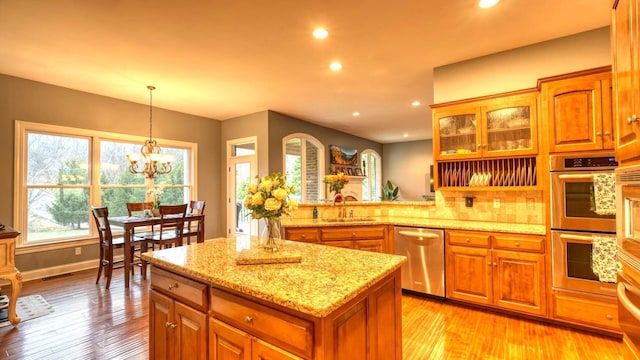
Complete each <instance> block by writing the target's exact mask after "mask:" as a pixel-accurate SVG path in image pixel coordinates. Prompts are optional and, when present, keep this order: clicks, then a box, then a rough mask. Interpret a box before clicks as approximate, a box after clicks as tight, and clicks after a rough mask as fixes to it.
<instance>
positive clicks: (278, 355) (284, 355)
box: [251, 338, 302, 360]
mask: <svg viewBox="0 0 640 360" xmlns="http://www.w3.org/2000/svg"><path fill="white" fill-rule="evenodd" d="M251 359H252V360H267V359H268V360H302V358H301V357H298V356H295V355H293V354H291V353H289V352H287V351H285V350H282V349H280V348H278V347H276V346H273V345H271V344H269V343H267V342H264V341H262V340H260V339H256V338H253V339H252V341H251Z"/></svg>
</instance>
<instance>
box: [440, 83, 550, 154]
mask: <svg viewBox="0 0 640 360" xmlns="http://www.w3.org/2000/svg"><path fill="white" fill-rule="evenodd" d="M536 104H537V93H535V92H532V93H524V94H517V95H509V96H504V97H496V98H491V99H486V100H478V101H473V102H469V103H464V104H454V105H448V106H439V105H436V106H435V107H434V108H435V109H434V112H433V124H434V134H435V136H434V157H435V158H436V159H470V158H478V157H505V156H518V155H533V154H537V152H538V147H537V144H538V137H537V106H536Z"/></svg>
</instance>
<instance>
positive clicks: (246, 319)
mask: <svg viewBox="0 0 640 360" xmlns="http://www.w3.org/2000/svg"><path fill="white" fill-rule="evenodd" d="M143 258H144V259H146V260H147V261H149V262H150V263H151V265H152V269H151V295H150V304H149V306H150V312H149V313H150V332H149V336H150V357H151V358H161V357H163V356H165V355H166V356H167V357H168V358H190V359H191V358H192V359H236V358H237V359H244V358H247V357H248V358H260V357H265V358H272V359H273V358H275V359H299V358H302V359H338V358H348V359H352V358H361V359H398V360H399V359H401V358H402V340H401V335H402V334H401V331H402V324H401V322H402V314H401V310H402V309H401V306H402V304H401V284H400V268H401V266H402V264H403V263H404V262H405V261H406V258H405V257H403V256H396V255H389V254H380V253H373V252H366V251H358V250H351V249H341V248H333V247H327V246H320V245H314V244H305V243H298V242H291V241H285V242H284V243H283V249H282V251H280V252H279V253H277V254H275V255H273V256H269V254H268V253H265V252H264V251H260V247H259V244H258V241H257V239H256V238H251V237H248V236H247V237H237V238H220V239H213V240H208V241H205V242H204V243H200V244H194V245H190V246H183V247H178V248H173V249H165V250H159V251H154V252H149V253H146V254H144V255H143ZM247 259H248V260H249V261H246V260H247ZM238 261H244V262H249V263H251V264H250V265H239V264H238ZM259 261H275V262H277V261H285V262H282V263H271V264H256V263H255V262H259Z"/></svg>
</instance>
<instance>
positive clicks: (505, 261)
mask: <svg viewBox="0 0 640 360" xmlns="http://www.w3.org/2000/svg"><path fill="white" fill-rule="evenodd" d="M493 259H494V262H493V264H492V265H493V267H494V272H493V273H494V281H493V288H494V294H493V295H494V299H495V303H496V305H498V306H500V307H503V308H505V309H511V310H517V311H523V312H527V313H531V314H536V315H545V314H546V309H545V307H544V304H545V302H544V299H543V296H544V295H543V289H545V286H544V278H545V276H544V269H545V267H544V255H540V254H528V253H521V252H515V251H502V250H493Z"/></svg>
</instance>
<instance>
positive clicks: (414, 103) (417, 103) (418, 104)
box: [411, 100, 422, 106]
mask: <svg viewBox="0 0 640 360" xmlns="http://www.w3.org/2000/svg"><path fill="white" fill-rule="evenodd" d="M420 105H422V103H421V102H420V101H418V100H416V101H414V102H412V103H411V106H420Z"/></svg>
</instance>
